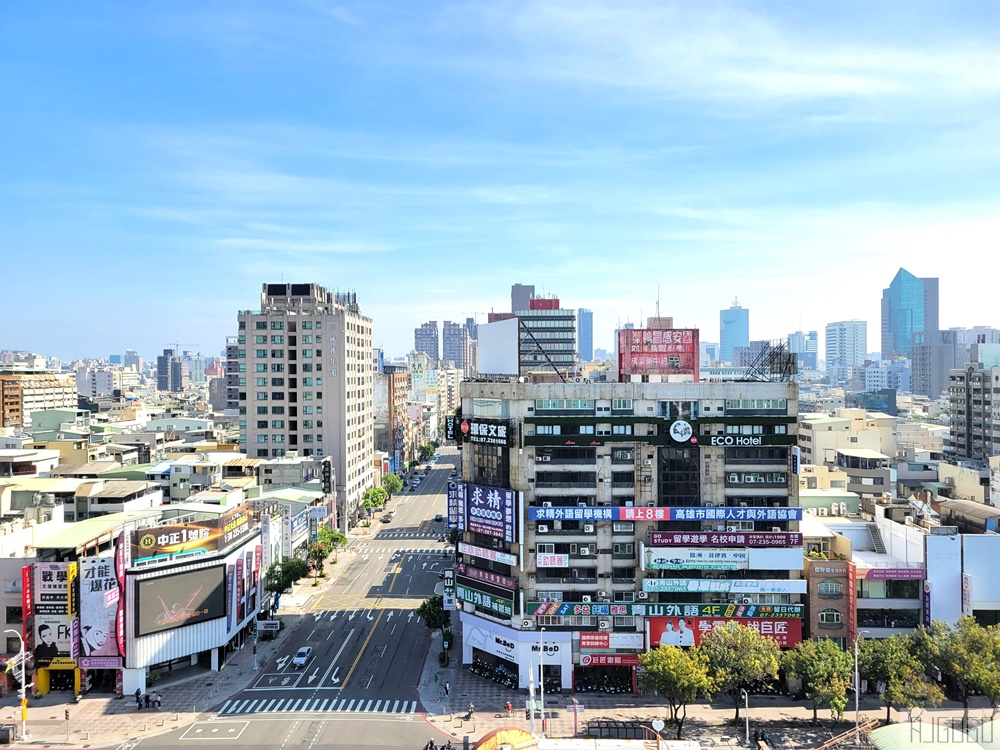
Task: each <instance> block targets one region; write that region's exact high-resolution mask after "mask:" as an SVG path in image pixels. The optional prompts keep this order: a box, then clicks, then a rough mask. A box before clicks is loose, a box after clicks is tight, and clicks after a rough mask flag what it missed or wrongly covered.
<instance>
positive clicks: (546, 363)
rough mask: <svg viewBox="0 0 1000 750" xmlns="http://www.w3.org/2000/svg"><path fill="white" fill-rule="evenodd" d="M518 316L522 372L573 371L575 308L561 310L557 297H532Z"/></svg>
mask: <svg viewBox="0 0 1000 750" xmlns="http://www.w3.org/2000/svg"><path fill="white" fill-rule="evenodd" d="M516 312H517V317H518V319H519V320H520V327H519V332H518V339H519V344H518V346H519V360H520V362H519V367H520V371H521V374H522V375H529V376H538V377H542V378H553V379H554V378H556V377H557V375H556V371H558V372H559V373H560V374H561V375H562V376H564V377H569V376H572V375H574V374H575V373H576V370H577V362H576V348H577V343H576V311H575V310H564V309H563V308H562V307H560V305H559V298H558V297H536V298H533V299H532V300H531V301H530V302H529V305H528V308H527V309H524V310H517V311H516Z"/></svg>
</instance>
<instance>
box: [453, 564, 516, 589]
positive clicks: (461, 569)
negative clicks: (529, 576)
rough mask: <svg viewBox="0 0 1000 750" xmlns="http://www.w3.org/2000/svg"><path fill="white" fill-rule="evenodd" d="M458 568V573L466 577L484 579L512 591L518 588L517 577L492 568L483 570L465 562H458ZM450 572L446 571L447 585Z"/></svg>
mask: <svg viewBox="0 0 1000 750" xmlns="http://www.w3.org/2000/svg"><path fill="white" fill-rule="evenodd" d="M456 568H457V570H458V574H459V575H461V576H465V577H466V578H472V579H474V580H476V581H482V582H483V583H488V584H492V585H493V586H499V587H500V588H503V589H510V590H511V591H514V590H515V589H516V588H517V579H516V578H510V577H508V576H502V575H500V574H499V573H494V572H493V571H492V570H481V569H479V568H474V567H472V566H471V565H466V564H465V563H458V565H457V566H456ZM450 572H451V571H445V576H446V578H445V585H447V575H448V574H449V573H450Z"/></svg>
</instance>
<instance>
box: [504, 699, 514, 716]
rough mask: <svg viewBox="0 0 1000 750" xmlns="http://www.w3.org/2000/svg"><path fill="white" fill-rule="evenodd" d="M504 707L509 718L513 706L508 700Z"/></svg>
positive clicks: (512, 711)
mask: <svg viewBox="0 0 1000 750" xmlns="http://www.w3.org/2000/svg"><path fill="white" fill-rule="evenodd" d="M504 708H506V709H507V718H508V719H509V718H510V717H511V714H513V713H514V706H513V705H512V704H511V702H510V701H507V705H505V706H504Z"/></svg>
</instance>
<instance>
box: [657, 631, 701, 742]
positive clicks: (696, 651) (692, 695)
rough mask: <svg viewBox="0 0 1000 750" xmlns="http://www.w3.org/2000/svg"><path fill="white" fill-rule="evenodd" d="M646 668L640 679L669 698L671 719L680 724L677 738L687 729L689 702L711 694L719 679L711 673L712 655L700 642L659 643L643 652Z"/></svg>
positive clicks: (677, 725) (676, 724)
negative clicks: (684, 644) (687, 645)
mask: <svg viewBox="0 0 1000 750" xmlns="http://www.w3.org/2000/svg"><path fill="white" fill-rule="evenodd" d="M639 664H640V665H642V666H643V667H644V671H643V672H642V674H641V675H639V683H640V684H641V685H642V687H643V689H645V690H655V691H656V692H657V693H659V694H660V695H662V696H663V697H664V698H665V699H666V701H667V708H668V709H670V721H671V722H673V723H674V725H675V726H676V727H677V739H680V738H681V733H682V732H683V730H684V720H685V719H686V718H687V706H688V704H689V703H691V702H692V701H694V700H697V699H698V697H699V696H701V697H704V698H711V697H712V693H713V692H714V690H715V682H714V680H713V679H712V677H711V676H710V675H709V673H708V669H709V668H708V657H707V656H706V655H705V654H704V653H703V652H702V651H701V649H700V648H698V647H697V646H695V647H693V648H690V649H683V648H679V647H677V646H659V647H658V648H655V649H653V650H652V651H649V652H648V653H645V654H640V656H639Z"/></svg>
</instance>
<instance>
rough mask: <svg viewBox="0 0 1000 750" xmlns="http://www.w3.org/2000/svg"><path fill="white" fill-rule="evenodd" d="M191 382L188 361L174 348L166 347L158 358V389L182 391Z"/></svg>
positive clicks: (173, 391) (174, 391)
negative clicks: (178, 354)
mask: <svg viewBox="0 0 1000 750" xmlns="http://www.w3.org/2000/svg"><path fill="white" fill-rule="evenodd" d="M190 384H191V374H190V370H188V363H187V362H185V361H184V360H183V359H182V358H181V357H179V356H177V352H176V351H174V350H173V349H164V350H163V354H161V355H160V356H159V357H157V358H156V390H158V391H167V392H169V393H180V392H182V391H184V390H186V389H187V387H188V386H189V385H190Z"/></svg>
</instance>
